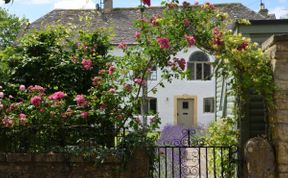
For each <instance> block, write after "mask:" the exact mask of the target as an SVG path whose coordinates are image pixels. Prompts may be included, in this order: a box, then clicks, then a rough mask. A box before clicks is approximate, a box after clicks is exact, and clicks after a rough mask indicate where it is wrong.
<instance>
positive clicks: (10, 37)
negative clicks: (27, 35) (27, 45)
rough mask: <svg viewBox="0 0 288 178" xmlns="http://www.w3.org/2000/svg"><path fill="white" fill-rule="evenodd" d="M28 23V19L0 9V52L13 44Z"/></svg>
mask: <svg viewBox="0 0 288 178" xmlns="http://www.w3.org/2000/svg"><path fill="white" fill-rule="evenodd" d="M27 22H28V20H27V19H25V18H22V19H21V18H19V17H16V16H15V15H10V14H9V13H8V12H7V10H6V9H3V8H0V50H1V49H4V48H6V47H7V46H11V45H12V44H13V42H14V40H15V39H16V38H17V35H18V33H19V32H20V30H21V27H23V26H24V25H25V24H26V23H27Z"/></svg>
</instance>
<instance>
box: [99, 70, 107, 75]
mask: <svg viewBox="0 0 288 178" xmlns="http://www.w3.org/2000/svg"><path fill="white" fill-rule="evenodd" d="M106 72H107V71H106V70H104V69H101V70H99V72H98V74H99V75H102V74H105V73H106Z"/></svg>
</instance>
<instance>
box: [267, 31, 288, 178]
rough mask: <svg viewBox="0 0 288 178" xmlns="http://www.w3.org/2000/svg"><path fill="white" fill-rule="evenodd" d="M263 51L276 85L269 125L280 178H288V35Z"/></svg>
mask: <svg viewBox="0 0 288 178" xmlns="http://www.w3.org/2000/svg"><path fill="white" fill-rule="evenodd" d="M263 49H264V50H265V53H266V54H267V55H268V56H269V57H270V59H271V64H272V67H273V75H274V80H275V84H276V92H275V94H274V98H275V110H274V111H273V112H272V113H270V115H269V116H270V118H269V122H270V123H269V125H270V128H271V131H272V141H273V146H274V148H275V153H276V155H275V156H276V162H277V170H276V172H277V176H278V178H287V177H288V35H277V36H272V37H271V38H269V39H268V40H267V41H266V42H265V43H264V44H263Z"/></svg>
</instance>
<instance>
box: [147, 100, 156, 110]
mask: <svg viewBox="0 0 288 178" xmlns="http://www.w3.org/2000/svg"><path fill="white" fill-rule="evenodd" d="M148 113H151V114H156V113H157V98H149V99H148Z"/></svg>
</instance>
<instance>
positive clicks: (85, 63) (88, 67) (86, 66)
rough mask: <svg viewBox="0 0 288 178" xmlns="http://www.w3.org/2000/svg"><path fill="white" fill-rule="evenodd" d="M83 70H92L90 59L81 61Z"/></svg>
mask: <svg viewBox="0 0 288 178" xmlns="http://www.w3.org/2000/svg"><path fill="white" fill-rule="evenodd" d="M81 64H82V66H83V68H84V69H85V70H91V69H92V67H93V66H92V61H91V60H90V59H87V60H86V59H82V62H81Z"/></svg>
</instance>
